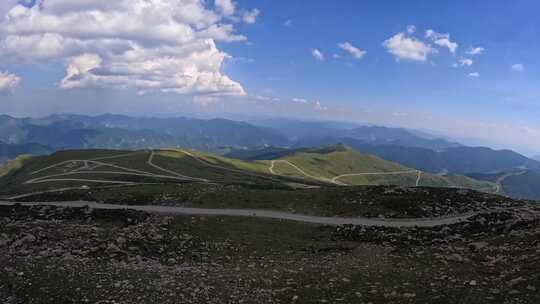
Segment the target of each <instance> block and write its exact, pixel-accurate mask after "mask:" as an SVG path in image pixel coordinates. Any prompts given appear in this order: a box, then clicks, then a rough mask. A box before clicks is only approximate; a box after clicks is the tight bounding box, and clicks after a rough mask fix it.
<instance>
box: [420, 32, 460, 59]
mask: <svg viewBox="0 0 540 304" xmlns="http://www.w3.org/2000/svg"><path fill="white" fill-rule="evenodd" d="M426 38H427V39H430V40H431V41H433V43H435V44H436V45H438V46H441V47H446V48H448V50H449V51H450V52H451V53H452V54H454V53H455V52H456V50H457V48H458V44H457V43H456V42H452V41H451V40H450V34H441V33H437V32H435V31H434V30H427V31H426Z"/></svg>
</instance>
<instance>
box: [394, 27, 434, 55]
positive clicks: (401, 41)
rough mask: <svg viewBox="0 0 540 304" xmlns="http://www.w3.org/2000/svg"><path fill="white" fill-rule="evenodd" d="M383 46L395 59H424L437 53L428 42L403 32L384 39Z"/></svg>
mask: <svg viewBox="0 0 540 304" xmlns="http://www.w3.org/2000/svg"><path fill="white" fill-rule="evenodd" d="M383 46H384V47H385V48H386V49H387V50H388V52H389V53H390V54H392V55H394V57H395V58H396V59H397V60H402V59H403V60H414V61H426V60H427V57H428V55H429V54H431V53H437V50H436V49H434V48H433V47H431V46H430V45H429V44H426V43H424V42H422V41H420V40H418V39H416V38H415V37H412V36H408V35H407V34H406V33H403V32H402V33H397V34H396V35H394V36H392V37H391V38H389V39H387V40H385V41H384V42H383Z"/></svg>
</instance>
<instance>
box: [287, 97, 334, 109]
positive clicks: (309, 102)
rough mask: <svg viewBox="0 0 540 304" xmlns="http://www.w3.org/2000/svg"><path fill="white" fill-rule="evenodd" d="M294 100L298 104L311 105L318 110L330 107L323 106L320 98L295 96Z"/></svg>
mask: <svg viewBox="0 0 540 304" xmlns="http://www.w3.org/2000/svg"><path fill="white" fill-rule="evenodd" d="M292 101H293V102H295V103H298V104H303V105H308V106H309V107H311V108H312V109H314V110H316V111H326V110H328V107H325V106H323V105H322V103H321V102H320V101H318V100H307V99H305V98H299V97H295V98H293V99H292Z"/></svg>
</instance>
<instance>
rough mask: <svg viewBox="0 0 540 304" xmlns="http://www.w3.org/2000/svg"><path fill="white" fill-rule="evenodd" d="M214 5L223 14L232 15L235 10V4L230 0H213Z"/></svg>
mask: <svg viewBox="0 0 540 304" xmlns="http://www.w3.org/2000/svg"><path fill="white" fill-rule="evenodd" d="M214 4H215V6H216V7H217V9H218V10H219V11H220V12H221V14H223V15H224V16H227V17H229V16H232V15H234V13H235V11H236V5H235V4H234V2H233V1H231V0H215V1H214Z"/></svg>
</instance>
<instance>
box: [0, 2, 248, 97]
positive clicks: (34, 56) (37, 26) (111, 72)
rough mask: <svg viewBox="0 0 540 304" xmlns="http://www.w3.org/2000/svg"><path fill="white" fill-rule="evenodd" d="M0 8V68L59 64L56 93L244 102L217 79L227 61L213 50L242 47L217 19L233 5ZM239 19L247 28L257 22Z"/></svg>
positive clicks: (228, 82)
mask: <svg viewBox="0 0 540 304" xmlns="http://www.w3.org/2000/svg"><path fill="white" fill-rule="evenodd" d="M3 1H4V0H2V3H3V4H2V6H0V13H2V12H7V18H4V19H2V17H1V16H2V15H0V57H1V58H2V60H3V61H8V62H12V63H15V64H17V63H21V62H30V63H32V62H38V61H39V62H53V63H62V64H65V66H66V75H65V77H64V79H62V80H61V82H60V86H61V87H63V88H82V87H106V88H135V89H136V90H138V91H140V92H143V93H144V92H153V91H160V92H176V93H180V94H189V95H210V96H223V95H224V96H231V95H236V96H241V95H245V92H244V89H243V88H242V85H241V84H239V83H238V82H235V81H234V80H232V79H230V78H229V77H228V76H226V75H224V74H223V72H222V67H223V63H224V61H225V60H226V59H227V58H230V56H229V55H228V54H226V53H225V52H223V51H221V50H219V49H218V47H217V45H216V41H224V42H233V41H244V40H245V39H246V38H245V37H244V36H242V35H238V34H236V33H235V29H234V27H233V25H232V24H228V23H226V21H225V20H224V19H223V16H226V17H228V18H229V17H231V16H233V15H234V14H235V12H236V11H237V9H236V7H235V4H234V2H232V1H228V0H216V2H215V7H216V9H215V10H213V9H211V8H208V7H207V6H206V5H207V4H206V3H207V1H204V0H115V1H111V0H78V1H73V0H38V1H37V2H35V3H34V4H33V5H32V6H30V7H26V6H22V5H17V4H16V3H15V2H16V1H11V0H10V1H8V2H10V3H11V5H10V6H6V3H7V2H3ZM241 12H244V13H243V14H244V15H242V17H243V21H245V22H247V23H252V22H255V19H256V17H257V15H258V14H259V11H258V10H256V9H255V10H252V11H247V12H246V11H241ZM237 18H238V17H237ZM229 19H231V20H232V18H229Z"/></svg>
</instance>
